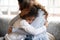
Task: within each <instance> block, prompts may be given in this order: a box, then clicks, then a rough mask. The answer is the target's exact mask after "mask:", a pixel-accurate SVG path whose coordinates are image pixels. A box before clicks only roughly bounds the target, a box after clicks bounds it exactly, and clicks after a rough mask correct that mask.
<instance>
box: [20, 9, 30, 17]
mask: <svg viewBox="0 0 60 40" xmlns="http://www.w3.org/2000/svg"><path fill="white" fill-rule="evenodd" d="M28 12H29V9H23V10H22V11H21V13H20V16H21V17H22V16H24V15H26V14H28Z"/></svg>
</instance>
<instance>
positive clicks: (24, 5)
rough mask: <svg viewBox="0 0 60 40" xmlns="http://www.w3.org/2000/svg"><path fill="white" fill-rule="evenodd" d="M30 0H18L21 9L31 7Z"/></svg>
mask: <svg viewBox="0 0 60 40" xmlns="http://www.w3.org/2000/svg"><path fill="white" fill-rule="evenodd" d="M28 1H29V0H18V3H19V7H20V8H19V10H23V9H25V8H28V7H29V2H28Z"/></svg>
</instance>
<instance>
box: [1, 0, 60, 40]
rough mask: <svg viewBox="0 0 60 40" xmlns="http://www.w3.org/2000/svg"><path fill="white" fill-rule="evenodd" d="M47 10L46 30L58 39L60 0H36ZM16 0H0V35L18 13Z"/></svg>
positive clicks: (3, 33) (59, 37)
mask: <svg viewBox="0 0 60 40" xmlns="http://www.w3.org/2000/svg"><path fill="white" fill-rule="evenodd" d="M37 1H38V2H39V3H40V4H41V5H43V6H44V7H45V9H46V10H47V11H48V13H49V15H48V28H47V30H48V32H49V33H51V34H52V35H54V36H55V38H56V40H60V0H37ZM19 12H20V11H19V7H18V1H17V0H0V37H2V36H4V35H5V34H6V33H7V30H8V24H9V22H10V21H11V20H12V19H13V18H14V17H15V16H17V15H18V14H19Z"/></svg>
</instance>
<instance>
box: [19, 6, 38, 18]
mask: <svg viewBox="0 0 60 40" xmlns="http://www.w3.org/2000/svg"><path fill="white" fill-rule="evenodd" d="M32 16H34V17H37V16H38V9H37V8H36V7H31V8H30V9H29V12H28V13H27V14H26V15H24V16H21V15H20V17H21V18H22V19H25V18H26V17H32Z"/></svg>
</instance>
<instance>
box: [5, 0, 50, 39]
mask: <svg viewBox="0 0 60 40" xmlns="http://www.w3.org/2000/svg"><path fill="white" fill-rule="evenodd" d="M18 4H19V10H20V11H21V13H20V14H19V15H18V16H19V18H18V20H15V21H11V22H10V24H9V28H8V33H7V34H6V35H5V40H49V38H48V35H47V30H46V26H47V16H48V13H47V11H46V10H45V9H44V7H43V6H41V5H40V4H39V3H37V2H36V0H18ZM16 19H17V18H16Z"/></svg>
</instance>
